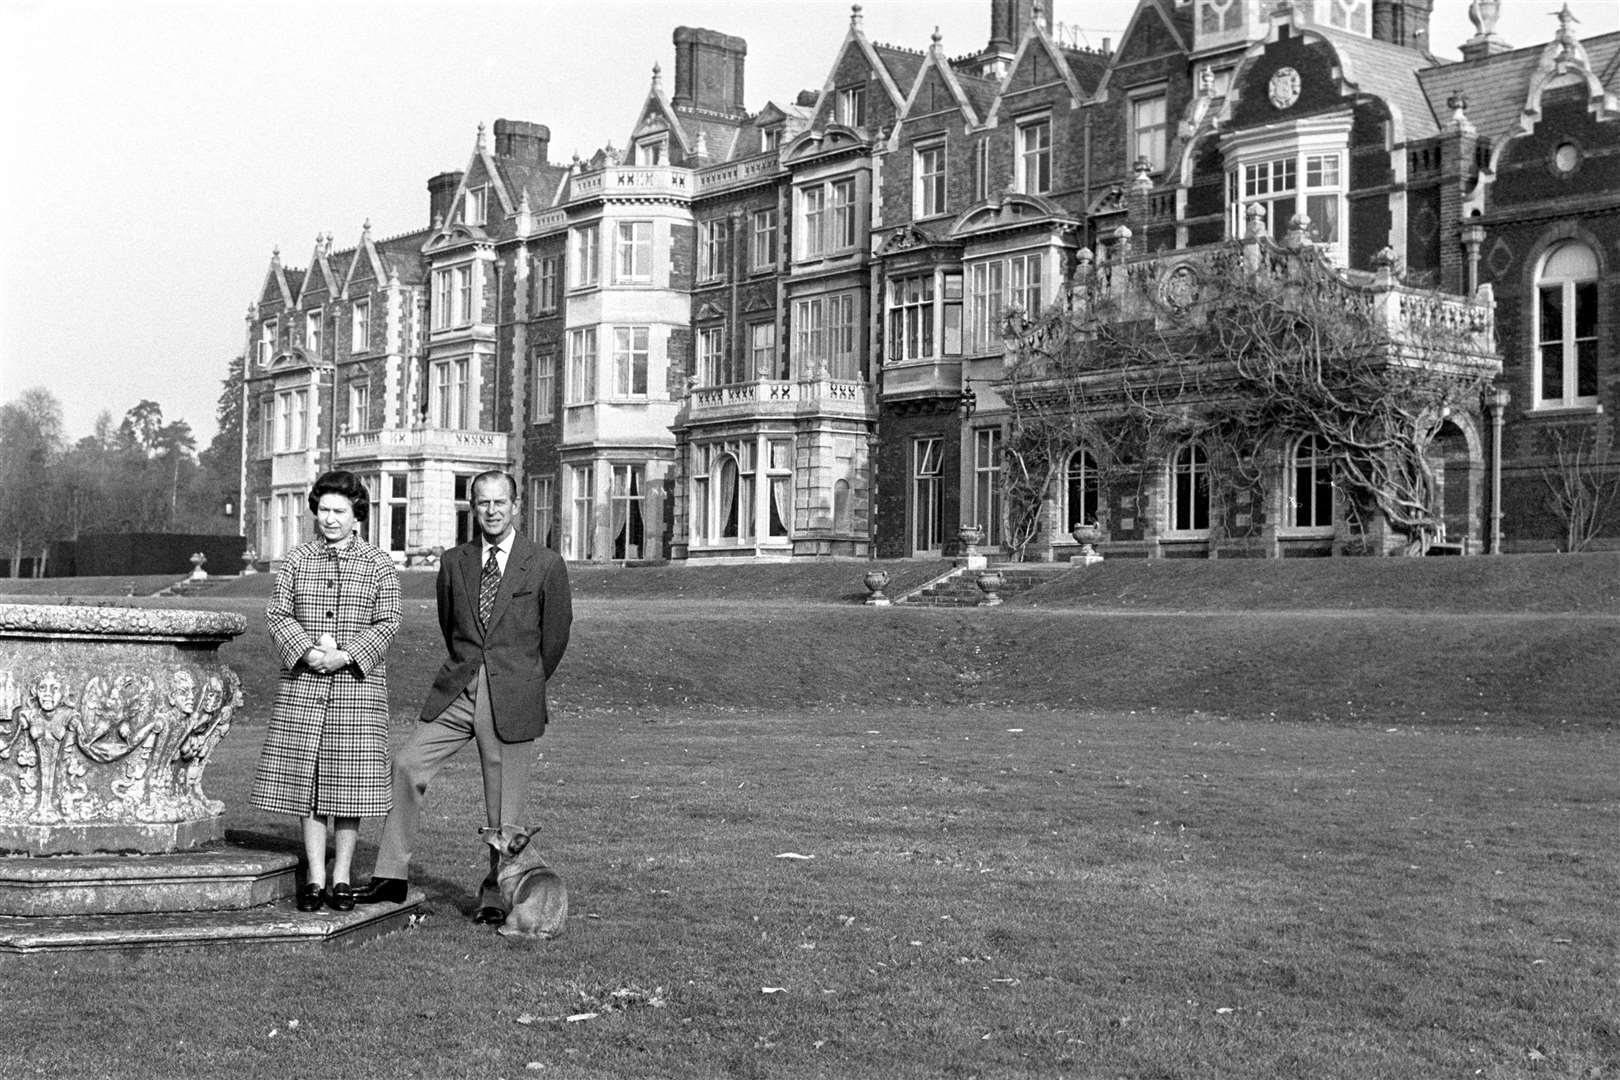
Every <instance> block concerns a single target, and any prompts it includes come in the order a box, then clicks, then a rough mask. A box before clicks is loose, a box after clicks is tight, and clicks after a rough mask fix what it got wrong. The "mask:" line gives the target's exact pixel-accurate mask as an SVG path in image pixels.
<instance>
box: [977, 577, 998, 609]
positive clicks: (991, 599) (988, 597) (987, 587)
mask: <svg viewBox="0 0 1620 1080" xmlns="http://www.w3.org/2000/svg"><path fill="white" fill-rule="evenodd" d="M1001 583H1002V582H1001V571H999V570H986V571H985V572H984V573H982V574H980V575H979V591H980V592H982V593H984V597H983V599H981V600H980V601H979V606H980V607H995V606H996V605H997V604H999V603H1001V596H1000V595H999V591H1000V589H1001Z"/></svg>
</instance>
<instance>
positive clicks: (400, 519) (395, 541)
mask: <svg viewBox="0 0 1620 1080" xmlns="http://www.w3.org/2000/svg"><path fill="white" fill-rule="evenodd" d="M382 486H383V490H384V491H385V492H387V505H386V506H385V507H384V508H383V509H384V511H385V514H383V515H379V516H380V517H384V519H385V520H386V521H387V522H388V535H387V536H385V537H382V538H380V540H379V542H378V544H377V546H378V547H380V548H382V549H384V550H385V551H404V550H405V525H406V521H407V519H408V517H409V512H410V501H411V500H410V492H411V484H410V476H409V475H407V474H406V473H383V474H382Z"/></svg>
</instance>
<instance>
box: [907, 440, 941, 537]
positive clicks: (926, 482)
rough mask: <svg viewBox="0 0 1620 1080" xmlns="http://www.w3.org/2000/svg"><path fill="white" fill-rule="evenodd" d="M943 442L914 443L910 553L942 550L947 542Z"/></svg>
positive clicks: (912, 451)
mask: <svg viewBox="0 0 1620 1080" xmlns="http://www.w3.org/2000/svg"><path fill="white" fill-rule="evenodd" d="M944 451H945V440H943V439H916V440H914V441H913V442H912V444H911V550H912V554H913V555H918V554H922V553H923V552H929V551H939V550H940V549H941V548H942V547H943V546H944V542H945V502H944V499H943V498H942V497H941V496H942V494H943V492H942V490H941V488H942V486H943V480H944Z"/></svg>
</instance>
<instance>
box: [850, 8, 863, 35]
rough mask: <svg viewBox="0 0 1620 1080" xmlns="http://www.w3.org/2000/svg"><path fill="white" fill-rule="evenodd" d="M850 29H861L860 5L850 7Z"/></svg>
mask: <svg viewBox="0 0 1620 1080" xmlns="http://www.w3.org/2000/svg"><path fill="white" fill-rule="evenodd" d="M849 28H850V29H851V30H859V29H860V28H861V5H859V4H851V5H849Z"/></svg>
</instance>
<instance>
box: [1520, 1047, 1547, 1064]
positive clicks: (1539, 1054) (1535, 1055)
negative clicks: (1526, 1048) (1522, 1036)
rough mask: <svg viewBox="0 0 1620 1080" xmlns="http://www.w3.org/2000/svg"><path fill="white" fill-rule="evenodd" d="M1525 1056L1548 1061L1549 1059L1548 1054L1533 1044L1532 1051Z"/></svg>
mask: <svg viewBox="0 0 1620 1080" xmlns="http://www.w3.org/2000/svg"><path fill="white" fill-rule="evenodd" d="M1525 1056H1526V1057H1528V1058H1529V1059H1530V1060H1531V1061H1546V1060H1547V1055H1546V1054H1543V1053H1542V1052H1541V1051H1540V1050H1537V1049H1536V1048H1535V1047H1533V1046H1532V1047H1531V1048H1530V1052H1529V1053H1528V1054H1526V1055H1525Z"/></svg>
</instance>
